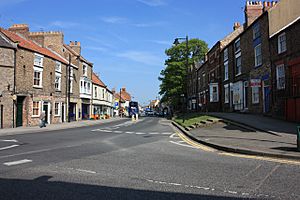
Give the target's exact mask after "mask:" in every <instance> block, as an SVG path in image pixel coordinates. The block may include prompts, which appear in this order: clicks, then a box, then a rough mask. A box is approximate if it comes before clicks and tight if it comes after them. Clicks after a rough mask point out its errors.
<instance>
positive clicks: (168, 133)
mask: <svg viewBox="0 0 300 200" xmlns="http://www.w3.org/2000/svg"><path fill="white" fill-rule="evenodd" d="M161 134H162V135H172V134H173V133H170V132H164V133H161Z"/></svg>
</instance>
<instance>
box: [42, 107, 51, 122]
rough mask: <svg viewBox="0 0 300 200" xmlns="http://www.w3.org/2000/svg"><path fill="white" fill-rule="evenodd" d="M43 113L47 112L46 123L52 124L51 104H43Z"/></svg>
mask: <svg viewBox="0 0 300 200" xmlns="http://www.w3.org/2000/svg"><path fill="white" fill-rule="evenodd" d="M43 111H44V112H45V122H46V123H47V124H50V103H49V102H44V103H43Z"/></svg>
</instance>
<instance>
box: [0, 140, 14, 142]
mask: <svg viewBox="0 0 300 200" xmlns="http://www.w3.org/2000/svg"><path fill="white" fill-rule="evenodd" d="M0 141H1V142H18V140H0Z"/></svg>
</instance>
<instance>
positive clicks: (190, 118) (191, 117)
mask: <svg viewBox="0 0 300 200" xmlns="http://www.w3.org/2000/svg"><path fill="white" fill-rule="evenodd" d="M183 119H184V122H183ZM208 119H211V120H216V119H218V118H216V117H212V116H209V115H204V114H199V113H188V114H185V115H179V116H177V117H175V118H174V121H175V122H177V123H178V124H180V125H181V126H183V127H188V126H191V125H195V124H197V123H200V121H206V120H208Z"/></svg>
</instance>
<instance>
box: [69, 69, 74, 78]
mask: <svg viewBox="0 0 300 200" xmlns="http://www.w3.org/2000/svg"><path fill="white" fill-rule="evenodd" d="M73 76H74V68H73V67H70V77H73Z"/></svg>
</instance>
